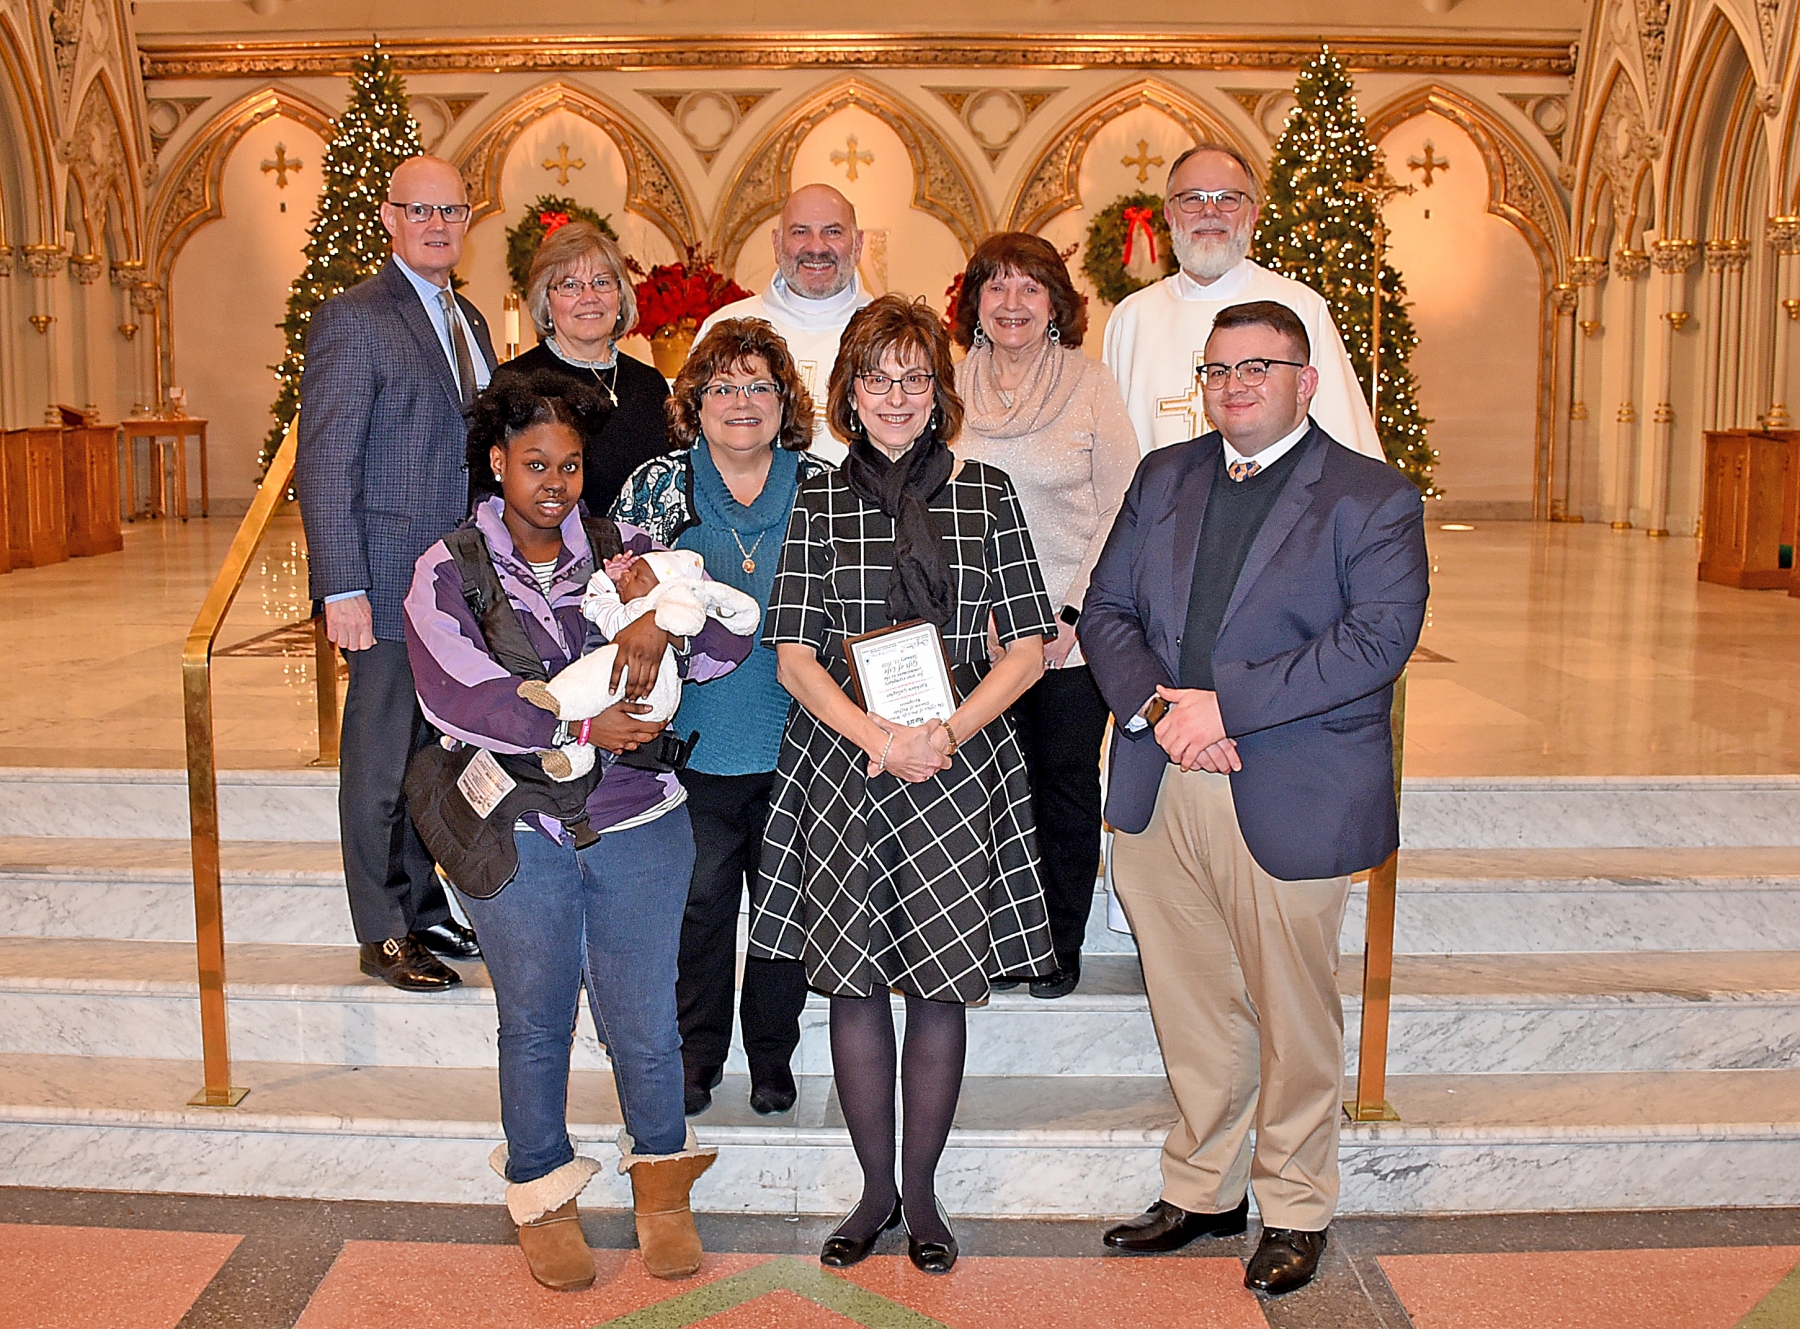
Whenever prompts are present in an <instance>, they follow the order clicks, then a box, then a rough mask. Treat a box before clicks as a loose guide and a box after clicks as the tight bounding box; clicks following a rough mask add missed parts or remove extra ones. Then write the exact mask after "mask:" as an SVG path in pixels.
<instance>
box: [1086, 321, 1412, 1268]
mask: <svg viewBox="0 0 1800 1329" xmlns="http://www.w3.org/2000/svg"><path fill="white" fill-rule="evenodd" d="M1309 360H1310V347H1309V345H1308V341H1307V335H1306V329H1305V327H1304V325H1302V324H1301V322H1300V320H1299V319H1298V318H1297V317H1295V315H1294V314H1293V312H1292V311H1291V310H1289V309H1287V308H1286V307H1285V306H1283V305H1279V304H1275V303H1273V302H1269V301H1258V302H1255V303H1252V304H1243V305H1234V306H1232V307H1230V308H1228V309H1226V310H1224V311H1222V312H1221V313H1220V314H1219V316H1218V318H1217V320H1216V321H1215V322H1214V324H1213V329H1212V333H1211V335H1210V336H1209V337H1208V338H1207V342H1206V354H1205V361H1206V363H1205V364H1204V365H1202V367H1201V370H1200V375H1201V380H1202V388H1203V390H1204V396H1205V400H1206V409H1207V416H1208V418H1209V419H1211V420H1213V421H1214V422H1216V424H1217V425H1218V431H1217V432H1216V433H1210V434H1207V435H1205V436H1204V437H1201V438H1197V439H1193V440H1191V441H1189V442H1187V443H1180V444H1177V445H1175V446H1173V447H1169V448H1164V449H1162V450H1161V451H1157V452H1152V453H1151V454H1150V455H1149V456H1147V457H1146V458H1145V459H1144V460H1143V462H1142V463H1141V464H1140V466H1139V467H1138V473H1137V476H1136V478H1135V479H1134V480H1133V481H1132V483H1131V488H1130V489H1129V490H1128V491H1127V493H1126V495H1125V502H1124V505H1123V506H1122V507H1121V508H1120V511H1119V517H1118V521H1117V522H1116V523H1115V524H1114V526H1113V529H1112V533H1111V535H1110V536H1109V537H1108V538H1107V542H1106V548H1105V551H1104V552H1103V553H1102V554H1101V556H1100V561H1099V563H1098V565H1097V566H1096V567H1095V569H1094V575H1093V579H1092V581H1091V582H1090V583H1089V586H1088V593H1087V601H1086V603H1085V605H1084V606H1083V608H1082V614H1081V622H1080V626H1079V628H1078V635H1079V636H1080V639H1081V649H1082V653H1083V654H1084V655H1085V656H1086V658H1087V662H1088V666H1089V668H1091V669H1092V670H1093V671H1094V679H1095V681H1096V682H1097V683H1098V684H1099V686H1100V690H1101V692H1102V693H1103V694H1104V695H1105V697H1106V701H1107V705H1108V706H1109V707H1110V708H1111V709H1112V712H1113V719H1114V723H1115V734H1114V738H1113V748H1112V761H1111V767H1110V769H1111V779H1110V783H1109V788H1108V791H1107V803H1106V817H1107V820H1108V821H1109V822H1110V823H1111V824H1112V825H1113V826H1114V828H1115V829H1116V830H1117V832H1118V834H1117V835H1116V836H1115V838H1114V840H1113V878H1114V882H1115V885H1116V887H1117V889H1118V894H1119V900H1120V902H1121V903H1122V904H1123V905H1124V907H1125V912H1126V914H1127V916H1128V917H1129V918H1130V920H1131V924H1132V931H1133V932H1134V933H1135V934H1136V936H1137V940H1138V951H1139V954H1140V956H1141V957H1142V960H1143V966H1144V980H1145V984H1146V987H1147V989H1148V992H1149V996H1150V1014H1151V1017H1152V1019H1153V1020H1154V1021H1155V1024H1156V1034H1157V1040H1158V1042H1159V1044H1160V1045H1161V1048H1162V1054H1163V1062H1164V1064H1165V1066H1166V1067H1167V1070H1168V1074H1169V1084H1170V1086H1171V1087H1172V1088H1173V1090H1174V1092H1175V1101H1176V1105H1177V1106H1178V1107H1179V1109H1180V1111H1181V1120H1180V1121H1179V1122H1178V1123H1177V1124H1176V1126H1175V1128H1174V1129H1173V1130H1171V1131H1170V1132H1169V1137H1168V1139H1167V1141H1166V1142H1165V1143H1164V1145H1163V1155H1162V1172H1163V1192H1162V1197H1161V1198H1160V1199H1158V1200H1157V1202H1156V1203H1155V1204H1154V1205H1152V1206H1151V1208H1150V1210H1149V1211H1148V1212H1147V1213H1145V1214H1144V1215H1143V1216H1141V1217H1139V1218H1136V1219H1133V1220H1131V1221H1130V1222H1127V1223H1123V1224H1120V1225H1119V1226H1117V1227H1114V1228H1112V1229H1111V1230H1109V1231H1108V1232H1107V1234H1106V1244H1107V1245H1108V1246H1111V1247H1113V1248H1115V1249H1119V1250H1126V1251H1140V1252H1147V1251H1170V1250H1175V1249H1177V1248H1179V1247H1181V1246H1185V1245H1186V1244H1187V1243H1188V1242H1190V1241H1193V1240H1194V1239H1195V1238H1197V1237H1207V1236H1227V1235H1232V1234H1235V1233H1240V1232H1243V1231H1244V1230H1245V1228H1246V1226H1247V1214H1248V1192H1249V1190H1251V1189H1254V1190H1255V1192H1256V1203H1257V1208H1258V1210H1259V1211H1260V1213H1261V1217H1262V1222H1263V1232H1262V1239H1261V1242H1260V1243H1259V1245H1258V1246H1257V1250H1256V1254H1255V1255H1254V1256H1253V1257H1252V1259H1251V1261H1250V1265H1249V1268H1248V1270H1247V1271H1246V1273H1245V1278H1244V1281H1245V1284H1246V1286H1248V1287H1250V1288H1252V1289H1254V1290H1256V1291H1259V1292H1266V1293H1271V1294H1274V1293H1281V1292H1287V1291H1290V1290H1292V1289H1294V1288H1297V1287H1301V1286H1303V1285H1304V1284H1305V1283H1307V1282H1309V1281H1310V1280H1311V1279H1312V1276H1313V1274H1314V1272H1315V1271H1316V1269H1317V1268H1318V1263H1319V1257H1320V1256H1321V1255H1322V1254H1323V1253H1324V1250H1325V1241H1326V1237H1325V1229H1326V1227H1327V1226H1328V1225H1329V1224H1330V1222H1331V1218H1332V1215H1333V1213H1334V1212H1335V1210H1336V1207H1337V1198H1338V1165H1337V1146H1338V1121H1339V1112H1340V1106H1339V1103H1340V1097H1341V1093H1342V1080H1343V1071H1344V1013H1343V1005H1342V1003H1341V1001H1340V1000H1339V997H1338V989H1337V962H1338V930H1339V927H1340V926H1341V925H1342V923H1343V918H1344V906H1345V904H1346V903H1347V901H1348V899H1349V894H1350V875H1351V874H1352V873H1354V872H1358V871H1361V870H1362V869H1364V868H1370V867H1374V866H1375V865H1376V864H1378V863H1380V862H1381V861H1382V860H1383V859H1385V858H1386V857H1387V855H1388V854H1389V853H1391V852H1392V851H1393V850H1394V848H1395V847H1396V846H1397V845H1398V844H1399V841H1400V828H1399V816H1398V810H1397V808H1396V806H1395V801H1394V785H1393V748H1392V739H1391V736H1390V734H1389V730H1388V710H1389V707H1390V705H1391V703H1392V698H1393V683H1394V680H1395V678H1397V677H1398V676H1399V674H1400V671H1401V669H1402V668H1403V667H1404V666H1405V664H1406V661H1407V657H1408V656H1410V655H1411V654H1412V651H1413V647H1414V646H1415V645H1416V644H1417V643H1418V639H1419V629H1420V628H1421V627H1422V626H1423V624H1424V621H1425V597H1426V594H1427V591H1428V578H1427V561H1426V553H1425V533H1424V509H1423V507H1422V505H1421V502H1420V498H1419V491H1418V490H1417V489H1416V488H1414V486H1413V485H1412V484H1410V483H1409V482H1408V481H1407V479H1406V477H1405V476H1403V475H1401V474H1400V473H1399V472H1398V471H1396V470H1394V469H1393V468H1391V467H1389V466H1386V465H1384V464H1383V463H1381V462H1378V461H1375V460H1372V459H1371V458H1368V457H1363V456H1359V455H1357V454H1356V453H1354V452H1352V451H1351V450H1350V449H1349V448H1347V447H1343V446H1340V445H1339V444H1338V443H1337V442H1335V441H1333V439H1332V438H1331V437H1330V436H1329V435H1328V434H1326V433H1325V432H1324V431H1323V430H1321V429H1320V428H1319V427H1318V426H1317V425H1316V424H1314V423H1313V422H1312V421H1311V419H1310V418H1309V417H1308V415H1307V406H1308V403H1309V402H1310V401H1311V399H1312V395H1313V391H1314V389H1315V387H1316V386H1317V383H1318V374H1317V372H1316V371H1315V370H1314V369H1313V368H1312V366H1311V365H1310V364H1309V363H1308V361H1309ZM1252 1128H1254V1131H1255V1144H1254V1148H1252V1144H1251V1138H1250V1137H1251V1131H1252Z"/></svg>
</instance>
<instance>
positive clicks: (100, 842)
mask: <svg viewBox="0 0 1800 1329" xmlns="http://www.w3.org/2000/svg"><path fill="white" fill-rule="evenodd" d="M220 857H221V876H222V878H223V883H224V909H225V929H226V935H227V936H228V937H229V938H230V939H231V940H232V941H234V942H266V943H272V944H282V943H308V944H317V945H335V946H348V945H351V944H353V943H354V941H355V938H354V936H353V935H352V934H351V930H350V917H349V911H348V909H347V908H346V906H345V902H344V874H343V867H342V860H341V858H340V857H339V853H338V847H337V845H336V843H335V842H329V841H317V840H315V841H305V840H301V841H227V842H226V843H225V844H224V845H223V846H222V847H221V855H220ZM1364 902H1365V892H1364V890H1363V888H1362V887H1361V886H1360V885H1358V886H1357V887H1356V888H1355V889H1354V890H1353V892H1352V895H1351V901H1350V908H1349V910H1348V911H1347V913H1346V916H1345V921H1344V930H1343V936H1342V944H1343V947H1344V950H1345V952H1346V953H1347V954H1351V953H1360V952H1361V950H1362V945H1363V927H1364V925H1365V907H1364ZM0 931H4V933H5V934H7V935H10V936H19V937H27V936H33V937H73V938H79V937H92V938H115V939H120V940H136V941H186V940H192V938H193V935H194V903H193V871H192V860H191V858H190V854H189V847H188V842H187V841H185V840H153V839H126V840H112V839H83V838H75V837H55V836H12V837H4V838H0ZM1395 948H1396V949H1397V950H1399V951H1402V952H1408V953H1414V954H1463V953H1469V952H1480V951H1502V952H1518V951H1624V950H1659V951H1675V950H1709V951H1721V950H1776V949H1794V950H1800V847H1768V846H1749V847H1744V846H1738V847H1726V848H1651V849H1646V848H1636V849H1631V848H1625V849H1505V850H1463V849H1422V850H1408V851H1406V852H1405V853H1403V854H1402V855H1401V859H1400V886H1399V898H1398V909H1397V918H1396V922H1395ZM1134 949H1135V947H1134V945H1133V943H1132V940H1131V937H1130V936H1129V935H1128V934H1126V933H1122V932H1115V931H1113V930H1112V929H1111V928H1110V927H1108V926H1107V916H1106V899H1105V895H1104V892H1103V891H1099V890H1097V891H1096V896H1095V902H1094V909H1093V912H1092V914H1091V915H1090V918H1089V923H1088V935H1087V950H1088V951H1089V952H1091V953H1095V954H1130V953H1132V952H1133V950H1134Z"/></svg>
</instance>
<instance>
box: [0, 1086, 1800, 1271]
mask: <svg viewBox="0 0 1800 1329" xmlns="http://www.w3.org/2000/svg"><path fill="white" fill-rule="evenodd" d="M235 1070H236V1075H235V1082H236V1083H237V1084H239V1085H241V1086H243V1087H245V1088H247V1089H249V1091H250V1093H249V1096H248V1097H247V1098H246V1099H245V1100H244V1102H243V1104H242V1105H241V1106H240V1107H238V1108H235V1109H224V1110H220V1109H204V1108H191V1107H187V1106H185V1104H186V1101H187V1099H188V1098H189V1097H190V1096H191V1095H192V1094H193V1093H194V1091H195V1090H196V1089H197V1088H198V1087H199V1082H200V1073H199V1068H198V1066H197V1064H195V1063H193V1062H188V1061H171V1060H154V1059H125V1058H115V1059H108V1060H102V1061H95V1060H90V1059H85V1058H78V1057H59V1056H29V1055H19V1054H3V1055H0V1176H4V1177H5V1179H6V1181H7V1183H8V1184H10V1185H17V1186H44V1187H49V1186H54V1187H69V1188H84V1189H96V1190H118V1191H162V1192H184V1193H200V1194H222V1195H270V1196H297V1197H307V1198H320V1199H366V1200H391V1201H407V1202H439V1203H457V1204H498V1203H499V1202H500V1200H501V1195H502V1188H501V1183H500V1181H499V1179H498V1178H496V1177H495V1176H494V1175H493V1173H492V1172H491V1171H490V1170H489V1168H488V1164H487V1157H488V1153H489V1151H490V1150H491V1149H492V1147H493V1145H494V1144H495V1143H496V1142H498V1141H499V1139H500V1134H501V1132H500V1125H499V1108H498V1094H497V1086H496V1083H495V1077H494V1074H493V1072H492V1071H491V1070H474V1069H445V1068H372V1067H358V1068H351V1067H320V1066H309V1065H284V1064H279V1063H258V1062H250V1061H243V1062H239V1063H237V1065H236V1068H235ZM1388 1090H1389V1098H1390V1101H1391V1102H1392V1103H1393V1104H1394V1106H1395V1107H1396V1108H1397V1109H1398V1110H1399V1112H1400V1114H1401V1118H1402V1119H1401V1120H1400V1121H1399V1122H1394V1123H1381V1124H1367V1125H1347V1126H1346V1127H1345V1128H1344V1133H1343V1140H1342V1145H1341V1154H1340V1157H1341V1161H1342V1172H1343V1195H1342V1204H1341V1209H1342V1211H1343V1212H1345V1213H1393V1214H1407V1213H1459V1212H1495V1211H1542V1210H1571V1209H1662V1208H1685V1207H1699V1206H1722V1205H1732V1206H1742V1205H1778V1204H1791V1203H1792V1202H1793V1197H1794V1196H1795V1195H1796V1194H1800V1071H1796V1070H1762V1071H1690V1072H1680V1073H1664V1074H1654V1075H1645V1074H1612V1075H1596V1074H1589V1075H1519V1076H1509V1075H1486V1076H1396V1077H1394V1078H1393V1079H1391V1080H1390V1081H1389V1084H1388ZM745 1097H746V1085H745V1082H744V1081H743V1079H742V1078H741V1077H735V1076H734V1077H730V1078H728V1079H727V1081H726V1082H725V1084H723V1085H722V1086H720V1088H719V1089H718V1090H717V1091H715V1102H714V1106H713V1107H712V1108H711V1109H709V1110H708V1111H707V1112H706V1113H705V1114H703V1115H702V1116H700V1117H697V1118H695V1119H694V1125H695V1129H696V1132H697V1134H698V1136H699V1139H700V1141H701V1143H703V1144H705V1145H708V1146H712V1147H715V1148H717V1149H718V1150H719V1161H718V1163H717V1164H716V1165H715V1166H714V1167H713V1168H712V1169H711V1170H710V1171H708V1172H707V1173H706V1174H705V1176H703V1177H702V1178H701V1179H700V1181H699V1182H698V1183H697V1184H696V1186H695V1188H694V1205H695V1208H696V1209H698V1210H700V1211H702V1212H711V1213H804V1214H834V1213H841V1212H843V1211H844V1210H846V1209H848V1208H849V1206H850V1205H851V1203H852V1202H853V1201H854V1198H855V1196H856V1194H857V1192H858V1189H859V1174H858V1171H857V1167H856V1163H855V1158H854V1155H853V1154H852V1152H851V1149H850V1141H849V1137H848V1135H847V1133H846V1132H845V1130H844V1129H843V1124H842V1115H841V1113H840V1112H839V1111H838V1108H837V1104H836V1101H835V1098H834V1096H833V1092H832V1087H831V1085H830V1082H829V1081H828V1080H827V1079H824V1078H821V1077H816V1076H805V1077H802V1078H801V1081H800V1099H799V1102H798V1103H797V1104H796V1105H795V1108H794V1109H793V1110H792V1111H790V1112H788V1113H785V1114H783V1115H781V1116H778V1117H770V1118H758V1117H756V1116H755V1115H754V1114H752V1113H751V1112H750V1110H749V1108H748V1105H747V1104H746V1103H745V1101H744V1100H745ZM569 1103H570V1127H571V1134H572V1135H573V1137H574V1139H575V1141H576V1144H577V1148H578V1149H580V1151H581V1152H582V1153H584V1154H587V1155H590V1156H592V1157H595V1158H598V1159H599V1160H601V1162H602V1163H603V1164H607V1165H608V1166H605V1167H603V1169H602V1171H601V1172H600V1174H599V1175H598V1176H597V1177H596V1178H595V1179H594V1183H593V1186H592V1188H591V1189H590V1190H589V1192H588V1194H587V1196H586V1197H585V1199H584V1203H586V1204H588V1205H590V1206H591V1207H595V1208H599V1207H606V1206H617V1207H622V1206H624V1205H625V1204H626V1203H627V1202H628V1198H629V1193H628V1190H627V1186H626V1182H625V1179H624V1178H622V1177H620V1176H619V1175H618V1174H617V1172H616V1169H615V1168H614V1167H612V1166H610V1164H612V1163H613V1162H614V1161H615V1160H616V1157H617V1153H616V1148H615V1146H614V1141H615V1140H616V1138H617V1132H618V1123H619V1120H620V1118H619V1113H618V1104H617V1098H616V1095H615V1092H614V1089H613V1086H612V1082H611V1078H610V1076H607V1075H604V1074H601V1073H597V1072H592V1071H577V1072H576V1073H575V1074H574V1075H573V1076H572V1077H571V1085H570V1095H569ZM1173 1119H1174V1106H1173V1103H1172V1101H1171V1100H1170V1098H1169V1096H1168V1091H1167V1088H1166V1086H1165V1085H1164V1084H1163V1083H1162V1082H1160V1081H1157V1080H1151V1079H1148V1078H1145V1077H1123V1078H1116V1079H1115V1078H1108V1077H1104V1076H1086V1077H1077V1076H1061V1077H1028V1076H1000V1077H984V1076H971V1077H970V1078H969V1079H967V1080H966V1081H965V1082H964V1087H963V1094H962V1100H961V1104H960V1107H959V1110H958V1113H957V1120H956V1127H955V1129H954V1130H953V1131H952V1133H951V1137H950V1141H949V1146H948V1148H947V1149H946V1151H945V1154H944V1158H943V1162H942V1163H941V1165H940V1167H939V1169H938V1177H939V1186H940V1194H941V1195H942V1197H943V1200H944V1204H945V1207H946V1208H947V1209H948V1210H949V1211H950V1213H951V1214H952V1215H967V1216H977V1215H980V1216H1025V1215H1056V1216H1089V1217H1095V1218H1102V1217H1118V1216H1123V1215H1127V1214H1132V1213H1136V1212H1138V1211H1139V1210H1141V1209H1142V1208H1143V1206H1144V1205H1145V1204H1146V1203H1147V1202H1148V1201H1149V1200H1150V1199H1151V1198H1153V1197H1154V1196H1155V1195H1156V1193H1157V1191H1158V1189H1159V1182H1158V1168H1157V1156H1158V1152H1159V1148H1160V1145H1161V1142H1162V1137H1163V1135H1164V1133H1165V1131H1166V1130H1167V1128H1168V1126H1169V1124H1170V1122H1171V1121H1172V1120H1173ZM1098 1237H1099V1233H1098V1230H1096V1233H1095V1238H1096V1243H1097V1242H1098ZM1096 1253H1098V1245H1097V1244H1096Z"/></svg>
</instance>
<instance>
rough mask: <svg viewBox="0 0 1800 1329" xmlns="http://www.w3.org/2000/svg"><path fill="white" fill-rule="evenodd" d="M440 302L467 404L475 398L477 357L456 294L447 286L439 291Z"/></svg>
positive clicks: (457, 374)
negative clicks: (470, 350) (459, 313)
mask: <svg viewBox="0 0 1800 1329" xmlns="http://www.w3.org/2000/svg"><path fill="white" fill-rule="evenodd" d="M438 303H439V304H440V305H442V306H443V309H444V322H445V324H446V325H447V326H448V327H449V329H450V349H451V350H452V351H453V352H454V353H455V355H456V386H457V388H458V390H459V391H461V393H462V404H463V405H464V406H467V405H469V403H471V402H473V401H474V400H475V359H474V357H473V356H471V355H470V354H469V339H468V337H467V336H465V335H464V333H463V325H462V319H461V318H459V317H458V316H457V309H456V296H455V295H454V294H452V293H451V292H450V290H449V289H448V288H446V289H445V290H442V291H439V292H438Z"/></svg>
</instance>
